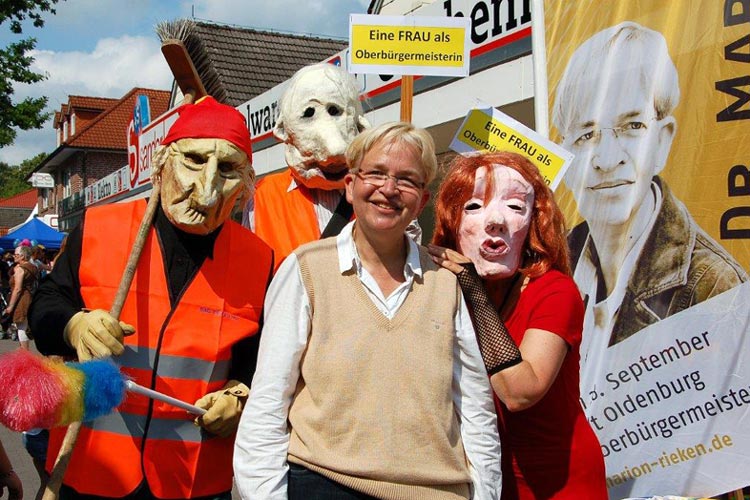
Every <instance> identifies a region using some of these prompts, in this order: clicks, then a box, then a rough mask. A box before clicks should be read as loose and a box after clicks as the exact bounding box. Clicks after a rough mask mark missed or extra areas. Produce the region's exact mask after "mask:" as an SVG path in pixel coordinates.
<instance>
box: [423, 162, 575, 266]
mask: <svg viewBox="0 0 750 500" xmlns="http://www.w3.org/2000/svg"><path fill="white" fill-rule="evenodd" d="M493 165H503V166H506V167H509V168H512V169H513V170H515V171H517V172H518V173H520V174H521V176H523V178H524V179H526V181H527V182H528V183H529V184H531V186H532V187H533V188H534V209H533V212H532V215H531V226H530V227H529V235H528V237H527V240H526V250H527V253H528V254H529V255H528V256H527V257H526V258H525V259H524V262H522V263H521V269H520V271H521V272H522V273H523V274H525V275H526V276H529V277H531V278H536V277H538V276H541V275H542V274H544V273H545V272H547V271H548V270H550V269H557V270H558V271H561V272H563V273H565V274H567V275H570V274H571V271H570V261H569V258H568V243H567V239H566V237H565V219H564V218H563V215H562V212H560V208H558V206H557V203H555V198H554V196H553V194H552V191H551V190H550V188H549V186H547V183H546V182H545V181H544V178H543V177H542V175H541V174H540V173H539V170H538V169H537V168H536V166H535V165H534V164H533V163H531V161H529V160H528V159H527V158H526V157H524V156H521V155H519V154H517V153H509V152H501V153H485V154H477V155H470V156H461V155H459V156H456V158H455V159H454V160H453V161H452V162H451V165H450V170H449V171H448V175H446V176H445V179H443V182H442V184H441V185H440V190H439V192H438V196H437V201H436V202H435V234H434V236H433V237H432V242H433V243H434V244H435V245H440V246H443V247H447V248H451V249H453V250H457V249H458V229H459V227H460V225H461V218H462V215H463V210H464V204H465V203H466V202H467V201H468V200H469V198H471V195H472V193H473V192H474V179H475V176H476V171H477V170H478V169H480V168H482V167H484V168H486V169H487V170H488V171H492V167H493ZM493 180H494V176H492V175H488V176H487V188H486V191H485V194H484V196H485V201H486V202H488V201H489V200H490V198H492V193H493V185H492V184H493Z"/></svg>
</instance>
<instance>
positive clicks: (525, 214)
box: [458, 165, 534, 280]
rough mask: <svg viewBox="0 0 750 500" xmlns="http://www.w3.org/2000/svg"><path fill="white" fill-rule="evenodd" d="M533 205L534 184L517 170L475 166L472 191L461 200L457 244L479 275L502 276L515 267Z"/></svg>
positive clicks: (514, 271)
mask: <svg viewBox="0 0 750 500" xmlns="http://www.w3.org/2000/svg"><path fill="white" fill-rule="evenodd" d="M489 175H492V176H493V177H492V192H491V193H489V192H488V180H489V179H488V176H489ZM533 209H534V188H533V187H532V186H531V184H530V183H529V182H527V181H526V179H524V178H523V176H522V175H521V174H520V173H519V172H517V171H516V170H514V169H512V168H510V167H506V166H503V165H493V166H492V170H491V171H488V169H487V168H484V167H482V168H479V169H477V171H476V174H475V178H474V192H473V193H472V194H471V197H470V198H469V199H468V200H466V202H465V203H464V209H463V213H462V217H461V225H460V226H459V229H458V247H459V250H460V251H461V253H462V254H464V255H465V256H466V257H468V258H470V259H471V261H472V262H473V263H474V266H475V267H476V269H477V272H478V273H479V275H480V276H481V277H482V278H484V279H488V280H497V279H504V278H509V277H511V276H513V275H514V274H515V273H516V272H517V271H518V269H519V267H520V266H521V258H522V256H523V251H524V249H525V245H526V237H527V235H528V234H529V227H530V226H531V215H532V211H533Z"/></svg>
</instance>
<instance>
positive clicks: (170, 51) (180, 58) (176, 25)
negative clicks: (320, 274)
mask: <svg viewBox="0 0 750 500" xmlns="http://www.w3.org/2000/svg"><path fill="white" fill-rule="evenodd" d="M193 26H194V23H192V21H189V20H178V21H174V22H162V23H159V24H158V25H157V27H156V32H157V35H158V36H159V38H160V40H161V41H162V48H161V51H162V54H163V55H164V58H165V59H166V60H167V64H168V65H169V68H170V70H171V71H172V74H173V75H174V78H175V81H176V82H177V85H178V86H179V88H180V90H181V91H182V93H183V95H184V96H185V98H184V100H183V103H186V104H187V103H192V102H194V101H195V100H197V99H199V98H201V97H203V96H205V95H207V93H206V89H205V88H204V87H203V84H202V82H201V78H200V76H199V75H198V72H197V70H196V69H195V66H194V65H193V63H192V61H191V60H190V56H189V55H188V51H187V49H186V48H185V44H184V43H183V40H187V39H189V38H190V35H191V32H192V28H193ZM159 188H160V185H159V184H156V183H155V184H154V186H153V189H152V192H151V199H150V200H149V203H148V206H147V208H146V213H145V214H144V215H143V221H141V225H140V227H139V229H138V236H137V237H136V239H135V242H134V243H133V249H132V251H131V253H130V256H129V258H128V263H127V266H126V268H125V272H124V274H123V277H122V280H121V281H120V286H119V288H118V290H117V295H116V296H115V300H114V303H113V305H112V309H111V310H110V314H111V315H112V316H113V317H115V318H116V319H118V318H119V316H120V312H122V306H123V304H124V303H125V297H126V296H127V293H128V290H129V289H130V284H131V283H132V281H133V275H134V274H135V268H136V266H137V264H138V259H139V257H140V254H141V251H142V250H143V246H144V244H145V242H146V237H147V236H148V231H149V227H150V226H151V222H152V221H153V217H154V214H155V213H156V208H157V206H158V204H159ZM80 429H81V422H74V423H72V424H70V425H69V426H68V430H67V432H66V434H65V438H64V439H63V443H62V446H61V447H60V452H59V454H58V456H57V459H56V460H55V465H54V468H53V469H52V473H51V474H50V479H49V482H48V483H47V488H46V489H45V492H44V496H43V497H42V499H43V500H57V498H58V496H59V492H60V486H61V485H62V480H63V476H64V475H65V470H66V469H67V467H68V462H69V461H70V455H71V453H72V451H73V447H74V446H75V442H76V440H77V439H78V433H79V431H80Z"/></svg>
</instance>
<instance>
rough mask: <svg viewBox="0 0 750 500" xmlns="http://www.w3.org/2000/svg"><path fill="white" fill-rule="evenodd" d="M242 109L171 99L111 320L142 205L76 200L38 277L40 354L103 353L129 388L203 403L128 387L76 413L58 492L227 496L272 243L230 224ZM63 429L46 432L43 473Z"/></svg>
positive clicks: (239, 173)
mask: <svg viewBox="0 0 750 500" xmlns="http://www.w3.org/2000/svg"><path fill="white" fill-rule="evenodd" d="M251 159H252V149H251V144H250V137H249V134H248V130H247V127H246V124H245V120H244V118H243V117H242V115H241V114H240V113H239V112H238V111H237V110H235V109H234V108H231V107H230V106H226V105H223V104H219V103H218V102H216V101H215V100H214V99H213V98H211V97H206V98H203V99H201V100H199V101H197V102H196V103H195V104H185V105H183V106H182V107H180V108H179V118H178V119H177V121H176V122H175V123H174V125H173V126H172V127H171V128H170V130H169V132H168V133H167V136H166V137H165V138H164V140H163V141H162V143H161V145H160V146H159V148H158V149H157V151H156V152H155V154H154V169H153V173H152V180H153V183H154V186H157V185H160V186H161V188H160V196H161V199H160V207H159V209H158V210H157V213H156V215H155V218H154V223H153V225H152V227H151V228H150V229H149V234H148V238H147V240H146V244H145V247H144V250H143V253H142V255H141V257H140V259H139V262H138V266H137V269H136V273H135V278H134V279H133V283H132V285H131V287H130V289H129V292H128V295H127V299H126V300H125V304H124V307H123V310H122V313H121V315H120V320H121V321H117V320H115V318H113V317H112V316H110V315H109V313H108V312H107V311H108V310H109V308H110V306H111V305H112V302H113V300H114V295H115V292H116V290H117V287H118V283H119V281H120V278H121V276H122V274H123V271H124V269H125V264H126V262H127V259H128V255H129V253H130V248H131V247H132V243H133V241H134V239H135V237H136V233H137V231H138V226H139V225H140V221H141V220H142V218H143V214H144V212H145V208H146V203H145V202H144V201H143V200H138V201H135V202H128V203H118V204H109V205H104V206H101V207H94V208H90V209H88V210H87V211H86V212H85V215H84V219H83V221H82V222H81V224H80V225H79V226H78V227H77V228H76V229H74V230H73V231H72V232H71V234H70V235H69V237H68V241H67V247H66V251H65V252H64V253H63V254H62V255H61V257H60V258H59V259H58V261H57V263H56V265H55V267H54V270H53V271H52V273H51V274H50V275H49V277H48V278H47V279H46V280H45V281H44V283H42V284H41V286H40V288H39V290H38V291H37V294H36V296H35V298H34V301H33V303H32V306H31V310H30V314H29V316H30V324H31V325H32V328H33V329H34V331H35V333H37V336H36V342H37V346H38V348H39V350H40V351H41V352H42V353H43V354H59V355H64V356H68V357H77V358H78V359H79V360H86V359H89V358H99V357H105V356H110V355H113V356H115V358H114V359H115V361H116V362H117V363H118V364H120V365H121V366H122V371H123V372H124V373H125V374H126V375H127V376H128V377H130V378H131V379H133V380H134V381H135V382H136V383H138V384H140V385H142V386H145V387H148V388H151V389H154V390H156V391H159V392H162V393H164V394H166V395H168V396H172V397H174V398H177V399H180V400H183V401H186V402H189V403H193V402H194V401H195V405H196V406H198V407H201V408H204V409H206V410H207V413H206V414H205V415H203V416H202V417H199V418H197V419H196V418H195V416H192V415H190V414H188V413H187V412H185V410H181V409H178V408H175V407H173V406H170V405H168V404H166V403H162V402H159V401H155V400H151V399H148V398H145V397H144V396H140V395H134V394H128V395H127V397H126V399H125V401H124V402H123V403H122V404H121V405H120V406H119V407H118V408H117V410H116V411H114V412H113V413H111V414H109V415H106V416H104V417H101V418H98V419H96V420H93V421H90V422H84V423H83V426H82V428H81V432H80V435H79V438H78V441H77V444H76V447H75V449H74V450H73V453H72V456H71V459H70V463H69V466H68V469H67V472H66V475H65V478H64V484H63V487H62V488H61V491H60V498H61V499H62V500H65V499H70V498H87V499H88V498H128V499H139V500H140V499H151V498H160V499H174V498H190V499H203V498H222V499H224V498H225V499H229V498H231V488H232V447H233V443H234V434H235V432H236V429H237V425H238V422H239V416H240V413H241V412H242V408H243V406H244V403H245V400H246V398H247V395H248V392H249V391H248V385H249V384H250V380H251V378H252V375H253V372H254V370H255V362H256V358H257V345H258V338H259V333H260V325H261V321H262V320H261V318H262V308H263V300H264V298H265V293H266V288H267V285H268V282H269V280H270V277H271V275H272V272H273V252H272V250H271V249H270V248H269V247H268V245H266V244H265V243H264V242H263V241H261V240H260V239H259V238H258V237H257V236H256V235H254V234H252V233H251V232H250V231H248V230H246V229H245V228H243V227H241V226H240V225H239V224H237V223H235V222H233V221H232V220H231V219H230V216H231V213H232V210H233V208H234V207H235V205H236V204H237V203H238V202H239V203H240V206H243V205H244V202H245V201H246V200H247V198H248V197H249V195H250V192H251V186H252V182H253V178H254V173H253V169H252V166H251ZM63 433H64V429H53V430H52V432H51V437H50V444H49V451H48V454H47V457H48V461H47V467H48V469H50V468H51V465H52V463H53V462H54V460H55V458H56V456H57V451H58V449H59V447H60V442H61V439H62V435H63Z"/></svg>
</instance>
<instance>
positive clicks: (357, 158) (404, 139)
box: [346, 122, 437, 184]
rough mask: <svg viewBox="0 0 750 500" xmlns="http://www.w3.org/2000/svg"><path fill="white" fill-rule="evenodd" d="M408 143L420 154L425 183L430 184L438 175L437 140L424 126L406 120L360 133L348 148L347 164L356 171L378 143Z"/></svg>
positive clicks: (350, 169)
mask: <svg viewBox="0 0 750 500" xmlns="http://www.w3.org/2000/svg"><path fill="white" fill-rule="evenodd" d="M399 143H403V144H408V145H409V146H411V147H412V148H414V149H415V150H416V152H417V154H418V156H419V166H420V167H422V170H423V171H424V174H425V184H429V183H430V182H432V181H433V180H434V179H435V176H436V175H437V158H436V157H435V141H433V140H432V136H431V135H430V134H429V132H427V131H426V130H425V129H423V128H419V127H415V126H414V125H412V124H411V123H406V122H390V123H384V124H382V125H378V126H377V127H373V128H369V129H367V130H365V131H364V132H362V133H361V134H359V135H358V136H357V137H355V138H354V140H353V141H352V142H351V143H350V144H349V147H348V148H347V149H346V164H347V166H348V167H349V171H350V172H352V173H356V172H358V171H359V166H360V164H361V163H362V159H363V158H364V157H365V155H366V154H367V153H368V152H369V151H370V150H371V149H372V148H374V147H375V146H376V145H378V144H386V145H392V144H399Z"/></svg>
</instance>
